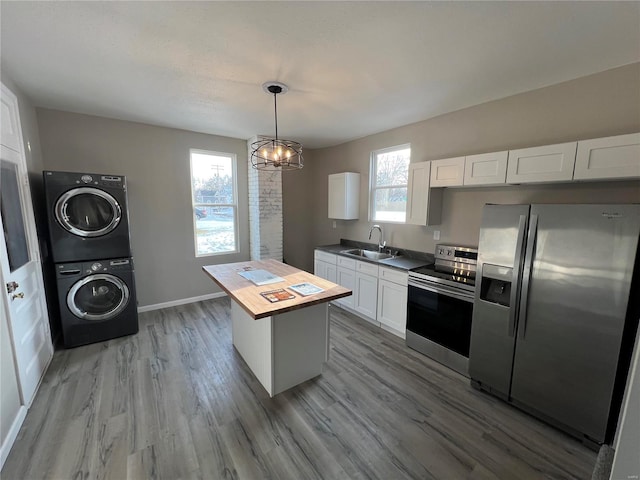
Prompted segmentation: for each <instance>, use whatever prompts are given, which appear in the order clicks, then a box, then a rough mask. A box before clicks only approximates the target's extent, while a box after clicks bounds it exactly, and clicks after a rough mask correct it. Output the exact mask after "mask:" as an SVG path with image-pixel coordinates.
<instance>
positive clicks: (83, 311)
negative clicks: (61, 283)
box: [67, 273, 129, 320]
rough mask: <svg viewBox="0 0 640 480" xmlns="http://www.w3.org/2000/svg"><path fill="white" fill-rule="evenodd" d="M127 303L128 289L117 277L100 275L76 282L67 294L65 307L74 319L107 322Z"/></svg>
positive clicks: (106, 274)
mask: <svg viewBox="0 0 640 480" xmlns="http://www.w3.org/2000/svg"><path fill="white" fill-rule="evenodd" d="M128 303H129V288H128V287H127V285H126V284H125V283H124V282H123V281H122V280H121V279H119V278H118V277H116V276H114V275H109V274H108V273H104V274H103V273H101V274H96V275H90V276H88V277H85V278H83V279H82V280H80V281H78V282H76V283H74V284H73V286H72V287H71V290H69V293H68V294H67V306H68V307H69V310H71V313H73V314H74V315H75V316H76V317H78V318H82V319H85V320H108V319H110V318H113V317H115V316H116V315H118V314H119V313H120V312H122V310H124V308H125V307H126V306H127V304H128Z"/></svg>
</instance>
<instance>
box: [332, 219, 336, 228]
mask: <svg viewBox="0 0 640 480" xmlns="http://www.w3.org/2000/svg"><path fill="white" fill-rule="evenodd" d="M333 228H336V221H335V220H334V221H333Z"/></svg>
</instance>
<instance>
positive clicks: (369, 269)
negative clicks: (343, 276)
mask: <svg viewBox="0 0 640 480" xmlns="http://www.w3.org/2000/svg"><path fill="white" fill-rule="evenodd" d="M356 272H360V273H364V274H365V275H373V276H374V277H377V276H378V265H374V264H373V263H367V262H358V261H356Z"/></svg>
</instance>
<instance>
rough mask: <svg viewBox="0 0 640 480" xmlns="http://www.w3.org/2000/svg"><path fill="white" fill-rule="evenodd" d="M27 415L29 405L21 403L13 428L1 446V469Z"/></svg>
mask: <svg viewBox="0 0 640 480" xmlns="http://www.w3.org/2000/svg"><path fill="white" fill-rule="evenodd" d="M26 416H27V407H26V406H24V405H20V409H19V410H18V414H17V415H16V418H14V419H13V423H12V424H11V428H10V429H9V431H8V432H7V437H6V438H5V439H4V441H3V442H2V447H0V469H2V467H3V466H4V462H5V460H6V459H7V457H8V456H9V452H10V451H11V447H13V443H14V442H15V441H16V438H17V437H18V433H19V432H20V427H22V423H23V422H24V419H25V417H26Z"/></svg>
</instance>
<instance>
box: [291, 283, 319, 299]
mask: <svg viewBox="0 0 640 480" xmlns="http://www.w3.org/2000/svg"><path fill="white" fill-rule="evenodd" d="M289 289H290V290H293V291H294V292H296V293H299V294H300V295H302V296H304V297H306V296H307V295H313V294H314V293H320V292H324V288H320V287H318V286H317V285H314V284H313V283H297V284H295V285H291V286H290V287H289Z"/></svg>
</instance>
